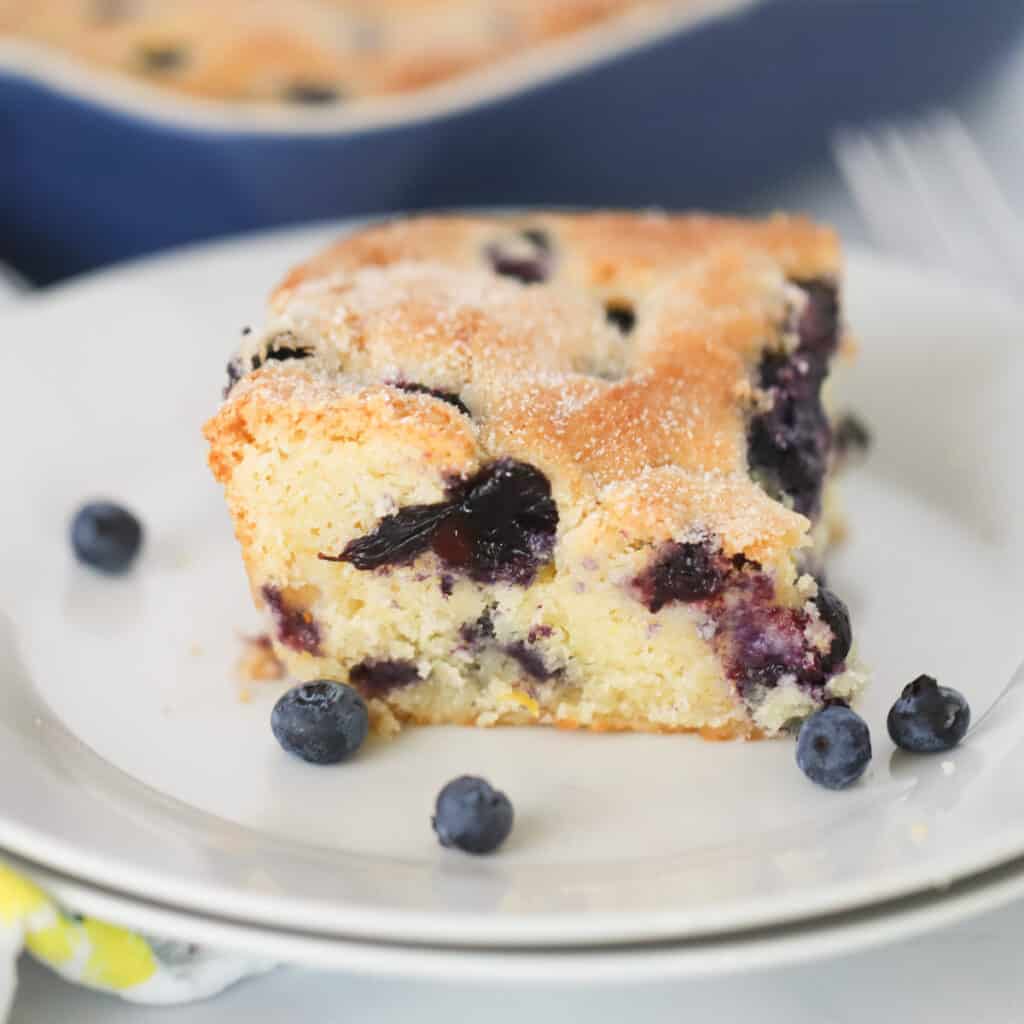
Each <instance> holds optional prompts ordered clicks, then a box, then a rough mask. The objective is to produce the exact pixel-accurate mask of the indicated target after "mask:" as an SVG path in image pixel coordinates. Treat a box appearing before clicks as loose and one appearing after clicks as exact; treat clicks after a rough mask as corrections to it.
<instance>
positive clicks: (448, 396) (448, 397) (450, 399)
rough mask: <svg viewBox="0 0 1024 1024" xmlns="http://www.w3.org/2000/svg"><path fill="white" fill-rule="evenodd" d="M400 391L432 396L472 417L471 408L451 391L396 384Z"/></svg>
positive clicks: (419, 385)
mask: <svg viewBox="0 0 1024 1024" xmlns="http://www.w3.org/2000/svg"><path fill="white" fill-rule="evenodd" d="M394 386H395V387H396V388H398V389H399V391H411V392H412V393H413V394H417V395H432V396H433V397H434V398H439V399H441V401H442V402H447V403H448V404H449V405H454V406H455V408H456V409H458V410H459V412H461V413H462V414H463V415H464V416H469V417H472V415H473V414H472V413H471V412H470V411H469V406H467V405H466V403H465V402H463V400H462V399H461V398H459V396H458V395H456V394H454V393H453V392H451V391H439V390H437V388H429V387H427V385H426V384H396V385H394Z"/></svg>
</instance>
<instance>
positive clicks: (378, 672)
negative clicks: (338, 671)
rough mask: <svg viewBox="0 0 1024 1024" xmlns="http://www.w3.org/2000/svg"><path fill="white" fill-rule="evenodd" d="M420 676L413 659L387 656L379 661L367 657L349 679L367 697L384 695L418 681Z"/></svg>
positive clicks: (356, 667)
mask: <svg viewBox="0 0 1024 1024" xmlns="http://www.w3.org/2000/svg"><path fill="white" fill-rule="evenodd" d="M419 678H420V674H419V672H418V671H417V670H416V666H415V665H414V664H413V663H412V662H411V661H405V660H400V659H387V658H382V659H380V660H379V661H378V660H375V659H373V658H367V659H366V660H365V661H361V662H359V664H358V665H355V666H354V667H353V668H352V669H351V671H350V672H349V674H348V681H349V682H350V683H351V684H352V685H353V686H356V687H358V688H359V690H360V691H361V692H362V693H365V694H366V696H367V697H384V696H386V695H387V694H389V693H390V692H391V691H392V690H397V689H399V688H400V687H402V686H408V685H409V684H410V683H415V682H418V681H419Z"/></svg>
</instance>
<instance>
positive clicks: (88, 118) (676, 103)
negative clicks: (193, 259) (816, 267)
mask: <svg viewBox="0 0 1024 1024" xmlns="http://www.w3.org/2000/svg"><path fill="white" fill-rule="evenodd" d="M1022 31H1024V3H1022V2H1021V0H984V2H983V3H977V4H970V3H964V2H963V0H761V2H755V0H704V2H700V3H698V2H695V0H683V2H682V3H681V4H680V6H679V7H678V8H677V9H676V8H671V9H669V10H667V11H666V12H665V13H664V14H663V15H659V16H658V17H656V18H653V19H646V20H642V21H637V20H635V19H626V20H625V21H623V23H622V24H617V25H608V26H604V27H602V28H600V29H596V30H594V31H593V32H591V33H587V34H586V36H585V37H582V38H579V39H576V40H572V41H564V42H562V43H559V44H556V45H554V46H552V47H549V48H546V49H544V50H542V51H538V52H536V53H534V54H531V55H528V56H526V57H524V58H522V59H519V60H517V61H514V62H511V63H510V64H509V65H507V66H505V67H500V68H492V69H488V70H485V71H482V72H479V73H475V74H473V75H471V76H467V78H465V79H464V80H462V81H461V82H458V83H453V84H449V85H446V86H441V87H437V88H435V89H432V90H429V91H426V92H424V93H422V94H419V95H416V96H412V97H407V98H404V99H391V100H369V101H360V102H358V103H354V104H352V105H351V106H350V107H348V108H345V109H341V110H338V111H334V112H331V111H318V112H314V111H293V110H251V109H239V108H238V107H233V108H225V107H223V106H220V107H218V106H213V105H209V104H202V103H199V102H197V101H187V100H183V99H175V98H168V97H166V96H163V95H154V94H152V93H150V92H148V91H146V90H144V89H143V88H142V87H140V86H136V85H134V84H132V83H125V82H115V81H112V80H109V79H106V78H104V77H103V76H100V75H97V74H95V73H92V72H87V71H85V70H84V69H81V68H75V67H72V66H69V65H68V64H67V62H66V61H64V60H63V59H62V58H60V57H58V56H56V55H52V54H45V53H42V52H40V51H38V50H32V49H30V48H29V47H27V46H25V45H24V44H19V43H17V42H10V41H8V42H3V43H0V260H6V261H8V262H10V263H13V264H14V265H15V266H17V267H19V268H20V269H21V270H22V271H23V272H25V273H26V274H28V275H29V276H30V277H32V278H34V279H36V280H37V281H40V282H48V281H53V280H56V279H59V278H61V277H65V276H67V275H70V274H74V273H77V272H80V271H83V270H87V269H89V268H92V267H96V266H99V265H102V264H106V263H110V262H113V261H116V260H122V259H126V258H128V257H132V256H136V255H139V254H142V253H146V252H151V251H153V250H156V249H160V248H163V247H166V246H169V245H174V244H178V243H182V242H186V241H191V240H196V239H202V238H209V237H213V236H216V235H222V234H227V233H235V232H239V231H246V230H251V229H256V228H262V227H269V226H272V225H279V224H284V223H290V222H297V221H304V220H311V219H319V218H324V217H342V216H352V215H359V214H369V213H375V212H380V211H385V210H396V209H407V210H411V209H426V208H431V207H442V206H472V205H479V206H485V205H508V204H527V203H538V204H572V205H590V204H617V205H643V204H651V205H659V206H666V207H682V206H701V207H706V208H712V209H714V208H721V207H725V206H731V205H738V204H741V203H742V200H743V199H744V197H747V196H749V195H750V194H752V193H753V192H755V191H760V190H761V189H763V188H765V187H768V186H770V185H771V184H772V183H773V182H774V181H777V180H778V179H779V177H780V176H782V175H784V174H786V173H788V172H790V171H792V170H793V169H794V168H795V167H796V166H798V165H800V164H801V163H803V162H806V161H808V160H811V159H814V158H815V157H816V156H820V155H821V154H823V153H824V151H825V146H826V144H827V138H828V134H829V132H830V130H831V128H832V127H833V126H834V125H835V124H836V123H837V122H839V121H851V120H857V119H861V118H866V117H876V116H879V115H886V114H892V113H899V112H905V111H907V110H909V109H913V108H915V107H919V106H922V105H925V104H929V103H935V102H939V101H941V100H943V99H945V98H947V97H949V96H950V95H951V94H953V93H954V92H955V91H956V90H958V89H959V88H961V87H962V86H963V85H964V84H965V83H966V82H967V81H968V80H969V79H970V78H971V77H972V76H973V75H974V74H975V73H976V72H977V71H978V70H979V69H981V68H984V67H985V66H986V65H987V64H988V63H990V62H991V61H992V59H993V58H995V57H996V56H997V54H998V53H999V51H1000V49H1001V48H1003V47H1004V46H1006V45H1007V44H1008V43H1012V41H1013V40H1014V39H1015V38H1017V37H1019V35H1020V33H1021V32H1022Z"/></svg>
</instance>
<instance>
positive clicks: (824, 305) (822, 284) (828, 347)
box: [796, 278, 839, 358]
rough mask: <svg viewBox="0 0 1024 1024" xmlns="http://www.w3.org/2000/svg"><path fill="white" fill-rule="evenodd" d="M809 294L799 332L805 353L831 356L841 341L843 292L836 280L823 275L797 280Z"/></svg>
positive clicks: (801, 345) (798, 326)
mask: <svg viewBox="0 0 1024 1024" xmlns="http://www.w3.org/2000/svg"><path fill="white" fill-rule="evenodd" d="M796 283H797V284H798V285H799V286H800V287H801V288H802V289H803V291H804V293H805V294H806V295H807V303H806V305H805V306H804V309H803V312H802V313H801V315H800V322H799V324H798V325H797V333H798V335H799V338H800V348H801V349H802V350H803V351H804V352H805V353H815V354H817V355H819V356H823V357H826V358H827V357H828V356H830V355H832V353H833V352H835V350H836V348H837V346H838V344H839V295H838V292H837V290H836V286H835V284H834V283H833V282H832V281H826V280H824V279H822V278H818V279H814V280H808V281H797V282H796Z"/></svg>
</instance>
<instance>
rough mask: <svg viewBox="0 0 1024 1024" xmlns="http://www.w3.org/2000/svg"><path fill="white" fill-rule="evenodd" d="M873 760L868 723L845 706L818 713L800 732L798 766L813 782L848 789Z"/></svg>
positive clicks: (808, 720) (832, 707) (838, 705)
mask: <svg viewBox="0 0 1024 1024" xmlns="http://www.w3.org/2000/svg"><path fill="white" fill-rule="evenodd" d="M870 760H871V733H870V732H869V731H868V727H867V724H866V723H865V721H864V719H863V718H861V717H860V715H858V714H857V713H856V712H854V711H851V710H850V709H849V708H848V707H844V706H843V705H842V704H829V705H827V706H826V707H823V708H822V709H821V710H820V711H816V712H815V713H814V714H813V715H811V716H810V718H808V719H807V721H805V722H804V724H803V726H801V728H800V736H799V737H798V739H797V743H796V763H797V764H798V765H799V766H800V770H801V771H802V772H803V773H804V775H806V776H807V777H808V778H809V779H810V780H811V781H812V782H816V783H818V785H819V786H824V787H825V788H826V789H845V788H846V787H847V786H849V785H851V784H852V783H854V782H856V781H857V780H858V779H859V778H860V777H861V776H862V775H863V774H864V769H865V768H867V766H868V762H869V761H870Z"/></svg>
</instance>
